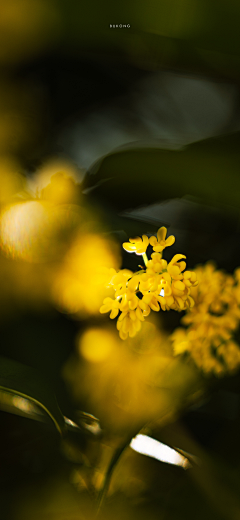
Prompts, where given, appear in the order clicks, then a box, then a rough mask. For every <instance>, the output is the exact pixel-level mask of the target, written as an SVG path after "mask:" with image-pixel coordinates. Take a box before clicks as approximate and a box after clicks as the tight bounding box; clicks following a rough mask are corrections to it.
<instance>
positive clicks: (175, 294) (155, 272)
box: [100, 227, 198, 340]
mask: <svg viewBox="0 0 240 520" xmlns="http://www.w3.org/2000/svg"><path fill="white" fill-rule="evenodd" d="M166 235H167V229H166V228H165V227H161V228H160V229H159V230H158V232H157V238H156V237H150V239H148V237H147V236H146V235H143V236H142V238H140V237H136V238H130V240H129V242H125V243H124V244H123V248H124V249H125V250H126V251H128V252H130V253H135V254H137V255H142V256H143V260H144V263H145V267H146V269H141V271H138V272H135V273H134V272H132V271H129V270H128V269H122V270H120V271H118V272H117V271H115V270H114V269H111V270H110V271H109V280H108V283H107V285H106V286H107V287H109V288H111V289H113V291H114V292H115V294H114V298H112V297H107V298H105V299H104V301H103V305H102V306H101V308H100V312H101V313H107V312H110V318H111V319H114V318H116V317H117V316H118V320H117V329H118V331H119V335H120V338H121V339H123V340H125V339H127V338H128V336H129V337H134V336H135V335H136V333H137V332H138V331H139V330H140V328H141V324H142V322H143V321H144V320H145V318H146V316H148V315H149V313H150V312H151V310H153V311H156V312H158V311H160V309H161V310H163V311H166V310H170V309H173V310H176V311H182V310H186V309H187V308H189V307H193V305H194V299H193V297H192V294H191V291H192V288H193V287H195V286H196V285H197V284H198V281H197V277H196V274H195V273H194V272H192V271H185V268H186V262H185V261H184V260H183V259H186V257H185V255H182V254H177V255H175V256H174V257H173V258H172V260H171V261H170V262H169V263H168V262H167V261H166V260H165V259H163V258H162V251H163V250H164V249H165V248H166V247H168V246H170V245H172V244H173V243H174V242H175V237H173V236H170V237H168V238H167V239H166ZM149 244H151V245H152V246H153V250H154V252H153V253H152V254H151V259H150V260H149V259H148V257H147V254H146V250H147V248H148V246H149Z"/></svg>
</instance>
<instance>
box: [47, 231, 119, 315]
mask: <svg viewBox="0 0 240 520" xmlns="http://www.w3.org/2000/svg"><path fill="white" fill-rule="evenodd" d="M119 263H120V251H119V246H118V244H116V242H114V241H112V240H110V239H107V238H106V237H105V236H104V235H102V236H101V235H100V234H96V233H90V232H89V233H80V234H79V236H78V237H77V238H76V239H75V240H74V242H73V244H72V247H71V248H70V249H69V251H68V252H67V254H66V256H65V258H64V259H63V262H62V264H61V265H60V268H59V270H58V272H57V273H56V277H55V283H54V287H53V299H54V301H55V303H56V305H57V307H58V308H59V309H60V310H62V311H63V312H67V313H70V314H72V313H73V314H75V313H78V314H79V315H80V316H86V315H88V314H90V315H94V314H97V315H98V314H99V307H100V305H101V303H102V298H103V297H104V296H105V295H106V291H107V290H106V289H105V288H104V282H105V281H106V280H107V278H108V273H109V269H110V268H112V267H114V268H116V269H118V268H119Z"/></svg>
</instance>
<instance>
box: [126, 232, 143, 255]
mask: <svg viewBox="0 0 240 520" xmlns="http://www.w3.org/2000/svg"><path fill="white" fill-rule="evenodd" d="M148 244H149V240H148V237H147V236H146V235H142V238H140V237H136V238H129V242H124V244H123V249H125V251H127V252H128V253H136V255H142V254H143V253H146V250H147V246H148Z"/></svg>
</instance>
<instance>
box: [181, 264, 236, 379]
mask: <svg viewBox="0 0 240 520" xmlns="http://www.w3.org/2000/svg"><path fill="white" fill-rule="evenodd" d="M193 274H194V275H195V276H196V277H197V278H198V280H199V285H198V287H195V288H193V289H192V297H193V298H194V301H195V306H194V307H191V308H190V309H189V312H187V314H186V315H185V316H184V317H183V318H182V323H183V324H184V325H186V326H187V328H183V327H181V328H177V329H176V330H175V331H174V332H173V334H172V335H171V340H172V343H173V348H174V352H175V354H176V355H179V354H185V355H187V356H188V357H190V358H191V359H192V360H193V361H194V363H195V365H196V366H197V367H198V368H200V369H201V370H202V371H203V372H204V373H205V374H210V373H214V374H216V375H223V374H224V373H229V372H233V371H236V370H237V369H238V368H239V367H240V348H239V345H238V344H237V343H236V341H235V340H234V333H235V331H236V329H237V328H238V327H239V320H240V284H239V282H240V269H237V270H236V271H235V273H234V276H231V275H229V274H226V273H224V272H223V271H220V270H216V268H215V266H214V264H213V263H212V262H208V263H207V264H206V265H205V266H199V267H197V268H196V269H195V271H194V273H193Z"/></svg>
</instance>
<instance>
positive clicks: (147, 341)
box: [63, 322, 195, 434]
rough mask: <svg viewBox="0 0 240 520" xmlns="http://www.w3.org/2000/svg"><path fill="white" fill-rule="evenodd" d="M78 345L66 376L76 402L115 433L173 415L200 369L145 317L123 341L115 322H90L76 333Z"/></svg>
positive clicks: (65, 370) (167, 418) (64, 373)
mask: <svg viewBox="0 0 240 520" xmlns="http://www.w3.org/2000/svg"><path fill="white" fill-rule="evenodd" d="M144 347H145V348H144ZM76 350H77V352H76V354H75V355H73V356H72V358H70V359H69V360H68V362H67V364H66V365H65V368H64V372H63V376H64V379H65V381H66V382H67V384H68V386H69V390H70V393H71V395H72V396H73V398H74V401H75V404H76V407H77V406H78V403H80V402H81V401H84V402H85V403H86V406H87V407H88V408H89V410H91V411H92V413H94V414H95V415H96V416H97V417H99V419H100V421H101V424H102V426H103V428H106V429H107V431H108V432H110V433H112V434H123V433H124V432H125V433H126V432H127V431H129V429H131V431H132V429H133V430H134V428H141V427H143V425H144V424H145V423H147V422H149V421H151V420H153V418H160V419H161V421H162V422H163V423H164V421H167V422H168V421H169V420H171V419H173V417H174V415H175V414H176V412H177V410H178V409H179V408H180V407H181V402H182V400H183V396H185V395H186V394H187V393H188V391H189V389H190V388H191V386H192V385H193V384H194V381H195V379H194V378H195V372H192V371H191V369H189V367H184V365H181V363H179V362H178V360H176V358H174V356H173V353H172V348H171V345H170V343H169V340H168V335H167V334H166V333H164V332H163V330H160V329H159V327H157V326H155V325H154V324H153V323H149V322H144V324H143V327H142V330H141V331H140V332H139V334H138V335H137V336H136V337H134V338H131V339H130V340H127V341H126V342H124V343H123V342H122V341H121V339H120V338H119V337H118V336H117V334H116V332H115V330H114V327H111V326H110V325H109V326H108V327H106V326H102V327H100V326H98V327H90V328H89V329H86V330H85V331H84V332H83V333H82V334H80V335H79V336H78V337H77V339H76Z"/></svg>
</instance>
